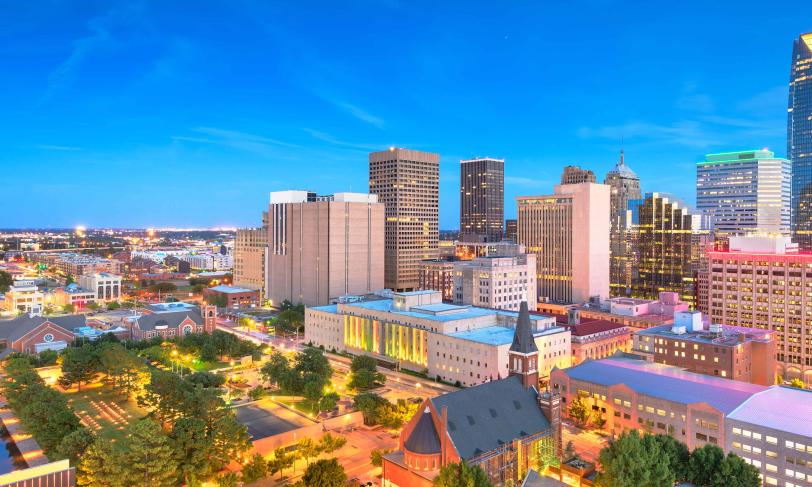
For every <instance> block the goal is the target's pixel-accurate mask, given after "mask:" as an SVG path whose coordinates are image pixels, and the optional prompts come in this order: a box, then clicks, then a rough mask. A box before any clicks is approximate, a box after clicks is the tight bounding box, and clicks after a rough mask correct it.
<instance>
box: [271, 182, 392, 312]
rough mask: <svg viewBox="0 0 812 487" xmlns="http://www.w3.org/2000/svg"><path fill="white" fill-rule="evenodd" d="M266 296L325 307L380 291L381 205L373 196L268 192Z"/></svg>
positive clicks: (382, 210) (382, 283) (274, 301)
mask: <svg viewBox="0 0 812 487" xmlns="http://www.w3.org/2000/svg"><path fill="white" fill-rule="evenodd" d="M267 252H268V260H267V280H266V291H265V292H266V297H267V298H268V300H269V301H270V304H271V306H277V305H279V304H280V303H281V302H282V301H283V300H285V299H287V300H290V301H292V302H294V303H303V304H305V305H307V306H316V305H324V304H327V303H329V302H330V301H331V300H332V299H335V298H337V297H339V296H343V295H347V294H366V293H371V292H373V291H376V290H380V289H382V288H383V287H384V280H383V278H384V267H383V262H384V205H382V204H380V203H378V199H377V197H376V196H375V195H369V194H362V193H336V194H335V195H332V196H316V195H315V194H314V193H309V192H307V191H280V192H274V193H271V201H270V206H269V209H268V250H267Z"/></svg>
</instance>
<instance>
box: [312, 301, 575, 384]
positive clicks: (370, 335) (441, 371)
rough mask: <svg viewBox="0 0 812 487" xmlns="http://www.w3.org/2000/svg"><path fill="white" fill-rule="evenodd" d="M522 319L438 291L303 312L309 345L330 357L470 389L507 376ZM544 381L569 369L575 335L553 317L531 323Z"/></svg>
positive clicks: (512, 314)
mask: <svg viewBox="0 0 812 487" xmlns="http://www.w3.org/2000/svg"><path fill="white" fill-rule="evenodd" d="M517 316H518V314H517V313H516V312H512V311H503V310H494V309H486V308H479V307H475V306H460V305H454V304H447V303H443V302H442V295H441V293H439V292H437V291H411V292H402V293H394V295H393V296H392V297H391V299H390V298H387V299H374V300H368V301H359V302H343V303H337V304H333V305H329V306H317V307H312V308H307V309H306V310H305V340H306V341H307V342H312V343H313V344H314V345H317V346H319V345H323V346H324V347H325V348H326V349H328V350H337V351H342V352H349V353H353V354H367V355H372V356H374V357H376V358H378V359H380V360H384V361H390V362H392V363H393V364H395V365H397V366H398V367H403V368H406V369H410V370H415V371H425V372H427V373H428V375H429V376H430V377H439V378H440V379H441V380H444V381H447V382H451V383H454V382H457V381H459V382H460V384H462V385H465V386H471V385H475V384H481V383H484V382H487V381H490V380H495V379H500V378H504V377H506V376H507V373H508V349H509V348H510V345H511V342H512V340H513V335H514V330H515V327H516V319H517ZM530 320H531V323H532V327H533V337H534V339H535V342H536V346H537V347H538V349H539V363H538V369H539V373H540V375H541V376H542V377H546V376H548V375H549V373H550V371H551V370H552V369H553V368H554V367H569V365H570V353H571V344H570V333H569V331H568V330H565V329H564V328H562V327H559V326H556V324H555V318H553V317H550V316H540V315H534V316H531V318H530Z"/></svg>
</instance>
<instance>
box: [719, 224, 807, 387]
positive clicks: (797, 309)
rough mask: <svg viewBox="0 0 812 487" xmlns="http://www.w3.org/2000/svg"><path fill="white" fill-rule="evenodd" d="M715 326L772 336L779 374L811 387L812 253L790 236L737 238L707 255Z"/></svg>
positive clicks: (785, 378) (786, 378)
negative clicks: (749, 329)
mask: <svg viewBox="0 0 812 487" xmlns="http://www.w3.org/2000/svg"><path fill="white" fill-rule="evenodd" d="M708 259H709V261H710V268H709V274H710V278H709V282H710V293H709V294H710V295H709V298H708V313H709V314H710V316H711V319H712V320H713V322H714V323H725V324H728V325H738V326H746V327H754V328H761V329H763V330H770V331H772V332H773V335H774V337H773V338H774V340H775V342H776V347H775V348H776V359H777V361H778V368H779V370H778V374H779V375H781V377H782V378H783V379H784V380H790V379H796V378H797V379H801V380H803V381H804V382H805V383H806V384H807V386H809V385H812V348H810V346H809V344H810V338H811V337H812V333H810V332H811V331H812V295H810V294H809V290H810V289H812V253H809V252H799V251H798V245H797V244H794V243H791V242H790V239H789V237H753V236H749V237H732V238H731V239H730V246H729V248H728V249H727V250H712V251H710V252H708Z"/></svg>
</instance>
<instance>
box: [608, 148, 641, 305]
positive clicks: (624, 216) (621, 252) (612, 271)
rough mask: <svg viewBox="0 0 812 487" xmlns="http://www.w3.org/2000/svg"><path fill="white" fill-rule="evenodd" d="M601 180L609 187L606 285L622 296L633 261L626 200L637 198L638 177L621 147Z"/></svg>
mask: <svg viewBox="0 0 812 487" xmlns="http://www.w3.org/2000/svg"><path fill="white" fill-rule="evenodd" d="M603 183H604V184H606V185H608V186H609V187H610V188H611V190H610V191H611V193H610V197H609V218H611V233H610V235H609V256H610V262H609V285H610V293H611V294H612V296H626V295H628V293H629V292H630V290H631V285H632V278H633V269H634V267H635V266H634V264H635V263H636V259H635V255H634V250H635V247H634V245H633V239H632V238H631V237H632V236H631V235H630V233H631V213H630V211H629V200H639V199H641V198H642V195H641V194H640V178H639V177H637V174H635V172H634V171H632V170H631V169H630V168H629V166H627V165H626V161H625V158H624V155H623V150H622V149H621V151H620V160H618V162H617V164H615V168H614V169H612V170H611V171H609V172H608V173H607V174H606V178H605V179H604V180H603Z"/></svg>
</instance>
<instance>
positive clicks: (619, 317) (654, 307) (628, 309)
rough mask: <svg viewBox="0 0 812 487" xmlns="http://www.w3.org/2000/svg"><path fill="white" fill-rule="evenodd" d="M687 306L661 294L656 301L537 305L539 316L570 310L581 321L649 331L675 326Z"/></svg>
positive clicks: (674, 296)
mask: <svg viewBox="0 0 812 487" xmlns="http://www.w3.org/2000/svg"><path fill="white" fill-rule="evenodd" d="M689 308H690V306H689V304H688V303H686V302H685V301H682V300H681V299H680V297H679V294H678V293H675V292H666V291H663V292H661V293H660V295H659V297H658V299H653V300H652V299H635V298H610V299H607V300H605V301H603V302H601V303H589V304H577V305H561V304H555V303H538V305H537V307H536V309H537V310H538V311H539V312H541V313H551V314H556V315H561V314H564V315H566V314H567V313H568V312H569V310H570V309H577V310H578V311H579V312H580V315H581V319H586V318H590V319H596V320H605V321H611V322H613V323H621V324H624V325H626V326H629V327H631V328H650V327H652V326H660V325H668V324H671V323H673V322H674V313H676V312H678V311H688V309H689Z"/></svg>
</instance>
